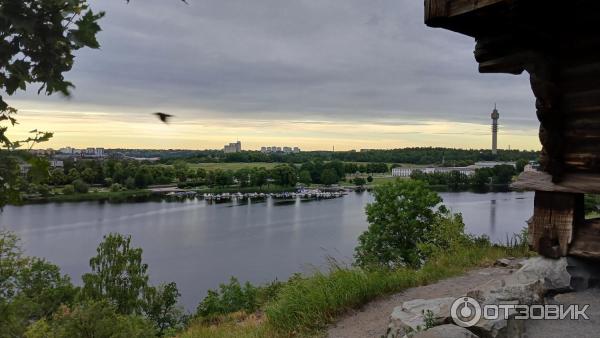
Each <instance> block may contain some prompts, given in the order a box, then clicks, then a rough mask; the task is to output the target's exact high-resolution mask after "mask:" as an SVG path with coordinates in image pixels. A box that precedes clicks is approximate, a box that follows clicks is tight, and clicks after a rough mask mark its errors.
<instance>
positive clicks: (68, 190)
mask: <svg viewBox="0 0 600 338" xmlns="http://www.w3.org/2000/svg"><path fill="white" fill-rule="evenodd" d="M62 193H63V195H73V194H74V193H75V187H74V186H73V185H72V184H67V185H65V186H64V187H63V188H62Z"/></svg>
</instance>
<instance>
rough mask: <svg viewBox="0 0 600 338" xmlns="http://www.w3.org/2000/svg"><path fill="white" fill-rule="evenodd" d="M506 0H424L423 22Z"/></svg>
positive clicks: (471, 10) (464, 12)
mask: <svg viewBox="0 0 600 338" xmlns="http://www.w3.org/2000/svg"><path fill="white" fill-rule="evenodd" d="M500 2H509V1H508V0H425V23H429V22H430V21H432V20H436V19H444V18H450V17H453V16H458V15H461V14H466V13H469V12H473V11H476V10H479V9H482V8H484V7H487V6H491V5H494V4H497V3H500Z"/></svg>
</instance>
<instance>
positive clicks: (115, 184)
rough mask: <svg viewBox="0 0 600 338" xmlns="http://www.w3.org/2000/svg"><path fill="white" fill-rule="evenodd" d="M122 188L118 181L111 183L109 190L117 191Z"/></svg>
mask: <svg viewBox="0 0 600 338" xmlns="http://www.w3.org/2000/svg"><path fill="white" fill-rule="evenodd" d="M121 190H123V186H122V185H120V184H119V183H113V184H111V185H110V191H111V192H119V191H121Z"/></svg>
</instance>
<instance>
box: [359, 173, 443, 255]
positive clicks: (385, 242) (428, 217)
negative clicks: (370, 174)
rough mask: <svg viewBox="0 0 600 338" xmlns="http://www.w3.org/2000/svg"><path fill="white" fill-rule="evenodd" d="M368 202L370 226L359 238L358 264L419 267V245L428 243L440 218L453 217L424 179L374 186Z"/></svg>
mask: <svg viewBox="0 0 600 338" xmlns="http://www.w3.org/2000/svg"><path fill="white" fill-rule="evenodd" d="M374 196H375V202H374V203H370V204H368V205H367V208H366V211H367V220H368V222H369V228H368V230H367V231H365V232H364V233H362V234H361V235H360V237H359V239H358V240H359V245H358V247H357V248H356V253H355V258H356V262H357V264H358V265H360V266H363V267H367V266H374V265H381V266H386V267H395V266H419V265H421V263H422V261H423V259H424V258H425V256H424V253H423V252H422V250H420V249H419V245H421V244H423V243H429V240H430V239H431V237H430V236H431V235H432V234H433V233H434V231H436V230H434V229H435V228H436V227H437V226H438V225H439V223H440V220H443V219H444V218H447V217H450V216H449V214H448V211H447V210H446V208H445V207H443V206H438V205H439V204H440V202H442V199H441V198H440V197H439V196H438V195H437V194H436V193H435V192H433V191H431V190H429V189H428V188H427V186H426V184H425V183H424V182H422V181H413V180H396V181H395V182H392V183H387V184H384V185H381V186H378V187H377V188H375V191H374Z"/></svg>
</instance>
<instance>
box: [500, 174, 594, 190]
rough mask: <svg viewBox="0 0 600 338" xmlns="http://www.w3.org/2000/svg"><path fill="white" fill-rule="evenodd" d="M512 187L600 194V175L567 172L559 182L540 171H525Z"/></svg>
mask: <svg viewBox="0 0 600 338" xmlns="http://www.w3.org/2000/svg"><path fill="white" fill-rule="evenodd" d="M511 187H512V188H514V189H519V190H537V191H553V192H569V193H581V194H600V175H598V174H594V173H566V174H565V175H564V177H563V180H562V181H560V182H559V183H553V182H552V176H550V174H547V173H545V172H540V171H525V172H523V173H521V175H519V178H518V179H517V181H516V182H514V183H513V184H511Z"/></svg>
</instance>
